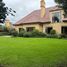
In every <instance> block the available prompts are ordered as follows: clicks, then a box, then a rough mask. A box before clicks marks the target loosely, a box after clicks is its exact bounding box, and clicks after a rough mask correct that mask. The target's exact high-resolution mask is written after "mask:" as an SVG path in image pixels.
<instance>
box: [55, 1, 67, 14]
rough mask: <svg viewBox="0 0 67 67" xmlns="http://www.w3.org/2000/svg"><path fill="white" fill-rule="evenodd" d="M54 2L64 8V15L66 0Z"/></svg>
mask: <svg viewBox="0 0 67 67" xmlns="http://www.w3.org/2000/svg"><path fill="white" fill-rule="evenodd" d="M55 2H56V3H58V4H59V7H61V8H62V9H63V10H64V12H65V14H64V15H67V0H55Z"/></svg>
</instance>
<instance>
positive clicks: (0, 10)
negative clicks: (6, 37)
mask: <svg viewBox="0 0 67 67" xmlns="http://www.w3.org/2000/svg"><path fill="white" fill-rule="evenodd" d="M13 13H16V11H14V10H12V9H11V8H8V7H6V6H5V3H4V2H3V0H0V23H4V21H5V19H6V17H7V15H9V14H11V15H12V16H14V15H13Z"/></svg>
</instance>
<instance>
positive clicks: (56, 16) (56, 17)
mask: <svg viewBox="0 0 67 67" xmlns="http://www.w3.org/2000/svg"><path fill="white" fill-rule="evenodd" d="M52 22H61V13H60V12H54V13H53V16H52Z"/></svg>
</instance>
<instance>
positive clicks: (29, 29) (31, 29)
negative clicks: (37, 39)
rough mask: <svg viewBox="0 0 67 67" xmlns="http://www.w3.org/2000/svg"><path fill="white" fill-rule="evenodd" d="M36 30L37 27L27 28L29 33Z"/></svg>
mask: <svg viewBox="0 0 67 67" xmlns="http://www.w3.org/2000/svg"><path fill="white" fill-rule="evenodd" d="M34 28H35V27H27V28H26V30H27V32H31V31H33V30H34Z"/></svg>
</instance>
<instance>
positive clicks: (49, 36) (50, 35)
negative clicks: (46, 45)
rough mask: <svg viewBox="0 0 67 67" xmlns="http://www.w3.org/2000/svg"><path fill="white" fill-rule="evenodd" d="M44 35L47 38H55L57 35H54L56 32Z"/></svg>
mask: <svg viewBox="0 0 67 67" xmlns="http://www.w3.org/2000/svg"><path fill="white" fill-rule="evenodd" d="M46 37H47V38H57V35H56V34H54V35H52V34H48V35H46Z"/></svg>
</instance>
